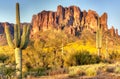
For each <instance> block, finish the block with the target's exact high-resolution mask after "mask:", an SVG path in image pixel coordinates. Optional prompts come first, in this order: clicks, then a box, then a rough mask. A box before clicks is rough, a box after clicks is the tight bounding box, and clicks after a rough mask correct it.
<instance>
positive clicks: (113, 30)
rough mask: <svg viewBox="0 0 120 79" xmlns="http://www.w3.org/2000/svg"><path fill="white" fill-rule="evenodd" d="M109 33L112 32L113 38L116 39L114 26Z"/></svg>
mask: <svg viewBox="0 0 120 79" xmlns="http://www.w3.org/2000/svg"><path fill="white" fill-rule="evenodd" d="M109 31H110V34H111V36H112V37H114V36H115V29H114V27H113V26H112V28H110V29H109Z"/></svg>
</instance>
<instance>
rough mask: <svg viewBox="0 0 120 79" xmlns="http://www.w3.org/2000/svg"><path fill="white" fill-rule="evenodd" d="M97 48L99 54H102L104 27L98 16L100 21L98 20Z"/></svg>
mask: <svg viewBox="0 0 120 79" xmlns="http://www.w3.org/2000/svg"><path fill="white" fill-rule="evenodd" d="M96 48H97V50H98V56H100V54H101V48H102V27H101V24H100V18H98V22H97V31H96Z"/></svg>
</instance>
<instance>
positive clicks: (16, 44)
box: [5, 3, 30, 79]
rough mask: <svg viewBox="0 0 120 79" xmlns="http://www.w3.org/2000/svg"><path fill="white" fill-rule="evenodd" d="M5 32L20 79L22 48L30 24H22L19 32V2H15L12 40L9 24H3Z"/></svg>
mask: <svg viewBox="0 0 120 79" xmlns="http://www.w3.org/2000/svg"><path fill="white" fill-rule="evenodd" d="M5 33H6V38H7V42H8V45H9V46H10V47H12V48H14V49H15V61H16V75H17V77H18V78H19V79H22V50H23V49H25V48H26V47H27V44H28V41H29V34H30V26H23V32H22V35H21V33H20V11H19V3H16V24H15V25H14V40H13V41H12V37H11V34H10V31H9V26H7V24H6V25H5Z"/></svg>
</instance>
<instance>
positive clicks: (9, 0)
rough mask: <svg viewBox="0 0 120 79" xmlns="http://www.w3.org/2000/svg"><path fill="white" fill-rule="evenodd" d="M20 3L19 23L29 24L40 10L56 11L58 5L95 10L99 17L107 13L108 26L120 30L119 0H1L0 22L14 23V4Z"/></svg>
mask: <svg viewBox="0 0 120 79" xmlns="http://www.w3.org/2000/svg"><path fill="white" fill-rule="evenodd" d="M16 2H19V3H20V10H21V22H31V19H32V15H33V14H37V13H39V12H40V11H42V10H52V11H56V9H57V6H58V5H62V6H64V7H68V6H70V5H76V6H79V7H80V9H81V10H87V11H88V10H89V9H92V10H95V11H96V12H97V13H98V14H99V15H100V16H101V15H102V14H103V13H104V12H107V14H108V26H109V28H110V27H111V26H112V25H113V26H114V27H115V28H118V29H119V30H120V8H119V6H120V0H1V1H0V22H10V23H15V3H16Z"/></svg>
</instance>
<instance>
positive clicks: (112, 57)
mask: <svg viewBox="0 0 120 79" xmlns="http://www.w3.org/2000/svg"><path fill="white" fill-rule="evenodd" d="M109 59H110V61H111V62H114V61H115V60H117V61H119V60H120V53H119V52H118V51H112V53H110V54H109Z"/></svg>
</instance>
